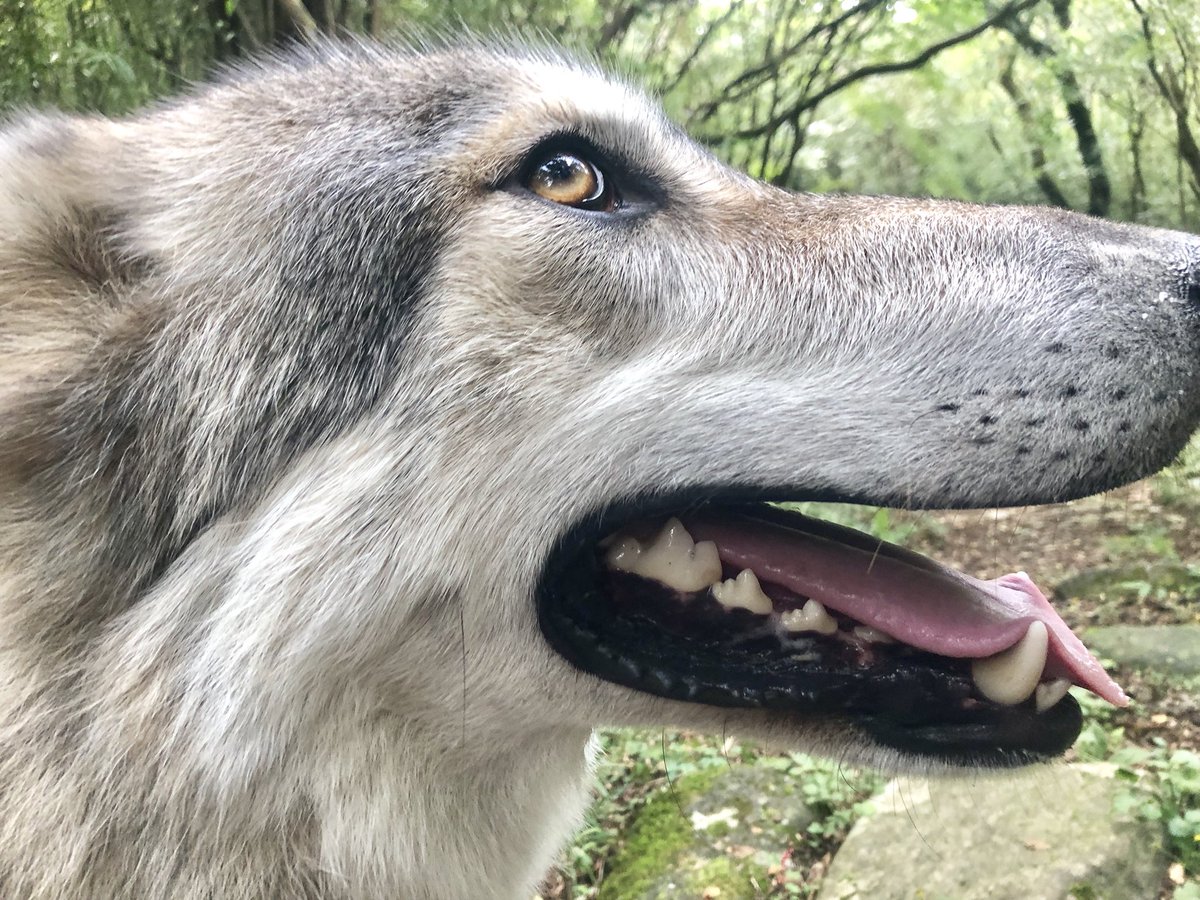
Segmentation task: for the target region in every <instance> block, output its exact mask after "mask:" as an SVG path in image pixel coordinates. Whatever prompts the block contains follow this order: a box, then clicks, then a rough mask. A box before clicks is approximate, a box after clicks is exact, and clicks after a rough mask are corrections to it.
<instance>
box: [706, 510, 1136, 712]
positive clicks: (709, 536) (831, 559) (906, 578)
mask: <svg viewBox="0 0 1200 900" xmlns="http://www.w3.org/2000/svg"><path fill="white" fill-rule="evenodd" d="M797 521H803V520H802V519H800V517H797ZM684 526H685V527H686V528H687V530H688V531H689V532H690V533H691V535H692V537H693V538H694V539H695V540H697V541H712V542H714V543H715V544H716V545H717V550H718V551H719V553H720V556H721V560H722V561H723V562H724V563H726V564H727V565H729V566H731V567H732V568H735V569H739V570H740V569H753V570H754V572H755V574H757V575H758V577H759V579H760V580H762V581H769V582H774V583H775V584H779V585H782V586H783V587H786V588H787V589H789V590H791V591H794V592H795V593H797V594H800V595H801V596H804V597H811V598H813V599H814V600H818V601H820V602H821V603H822V604H824V605H825V606H827V607H829V608H830V609H833V610H837V611H838V612H840V613H843V614H844V615H847V616H849V617H851V618H852V619H855V620H857V621H859V622H862V623H863V624H864V625H870V626H871V627H872V628H877V629H879V630H880V631H882V632H884V633H885V634H889V635H891V636H892V637H894V638H896V639H897V640H900V641H902V642H904V643H906V644H910V645H911V646H913V647H916V648H917V649H919V650H925V651H928V652H929V653H936V654H938V655H939V656H952V657H959V658H968V659H982V658H984V657H987V656H992V655H993V654H996V653H999V652H1001V651H1002V650H1007V649H1008V648H1009V647H1011V646H1012V645H1013V644H1015V643H1016V642H1017V641H1019V640H1020V639H1021V637H1022V636H1023V635H1024V634H1025V632H1026V630H1028V628H1029V625H1030V623H1031V622H1033V621H1035V620H1037V621H1041V622H1044V623H1045V624H1046V629H1047V630H1048V631H1049V633H1050V649H1049V653H1048V655H1047V659H1046V669H1045V675H1046V677H1051V678H1069V679H1070V680H1071V681H1073V682H1074V683H1075V684H1077V685H1079V686H1081V687H1085V688H1087V689H1088V690H1090V691H1091V692H1092V693H1094V694H1097V695H1099V696H1100V697H1103V698H1104V699H1105V700H1107V701H1108V702H1109V703H1112V704H1114V705H1116V706H1125V705H1126V704H1127V703H1128V702H1129V698H1128V697H1126V696H1125V692H1124V691H1122V690H1121V688H1120V686H1119V685H1117V683H1116V682H1115V681H1113V680H1112V679H1111V678H1109V677H1108V674H1107V673H1106V672H1105V671H1104V667H1103V666H1101V665H1100V662H1099V660H1097V659H1096V658H1095V657H1094V656H1092V654H1091V653H1090V652H1088V649H1087V648H1086V647H1085V646H1083V642H1082V641H1080V640H1079V638H1077V637H1076V636H1075V635H1074V634H1073V633H1072V631H1071V629H1070V628H1069V627H1067V623H1066V622H1064V621H1063V620H1062V618H1061V617H1060V616H1059V615H1058V613H1056V612H1055V611H1054V608H1053V607H1052V606H1051V605H1050V603H1049V601H1047V600H1046V597H1045V595H1043V594H1042V592H1041V591H1040V590H1038V587H1037V585H1035V584H1034V583H1033V582H1032V581H1031V580H1030V579H1029V576H1028V575H1026V574H1025V573H1024V572H1018V573H1016V574H1014V575H1004V576H1001V577H1000V578H995V579H993V580H991V581H981V580H979V579H978V578H972V577H971V576H970V575H964V574H963V573H961V572H957V571H955V570H954V569H950V568H947V567H945V566H942V565H939V564H938V563H936V562H934V561H933V560H931V559H928V558H926V557H924V556H921V555H919V554H917V553H913V552H912V551H910V550H905V549H903V548H901V547H896V546H895V545H892V544H888V543H886V542H883V541H876V540H875V539H873V538H869V537H867V536H866V535H863V534H860V533H858V532H854V531H851V530H850V529H843V528H839V527H837V526H830V525H829V524H828V523H821V526H820V529H819V530H820V531H822V532H824V533H825V535H832V536H833V537H836V538H838V539H833V537H830V536H825V535H822V534H812V533H809V532H807V531H802V530H799V529H798V528H790V527H787V526H785V525H782V524H779V523H777V522H767V521H764V520H760V519H755V518H751V517H749V516H745V515H728V514H726V515H723V516H721V517H720V518H718V517H715V516H710V515H705V514H703V513H702V514H698V515H695V516H691V517H688V518H686V519H685V521H684ZM843 540H846V542H845V543H843V542H842V541H843ZM868 542H869V543H868Z"/></svg>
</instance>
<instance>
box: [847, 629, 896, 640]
mask: <svg viewBox="0 0 1200 900" xmlns="http://www.w3.org/2000/svg"><path fill="white" fill-rule="evenodd" d="M854 634H855V636H856V637H859V638H862V639H863V640H864V641H868V642H870V643H872V644H894V643H896V639H895V638H894V637H892V636H891V635H890V634H884V633H883V632H882V631H880V630H879V629H878V628H872V627H871V626H870V625H855V626H854Z"/></svg>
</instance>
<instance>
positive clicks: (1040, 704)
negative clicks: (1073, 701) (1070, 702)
mask: <svg viewBox="0 0 1200 900" xmlns="http://www.w3.org/2000/svg"><path fill="white" fill-rule="evenodd" d="M1070 687H1071V680H1070V679H1069V678H1055V679H1054V680H1053V681H1043V682H1042V683H1041V684H1039V685H1038V686H1037V690H1035V691H1034V692H1033V701H1034V703H1036V704H1037V711H1038V712H1045V711H1046V710H1048V709H1049V708H1050V707H1052V706H1054V705H1055V704H1056V703H1058V701H1059V700H1061V699H1062V698H1063V697H1065V696H1067V691H1068V689H1070Z"/></svg>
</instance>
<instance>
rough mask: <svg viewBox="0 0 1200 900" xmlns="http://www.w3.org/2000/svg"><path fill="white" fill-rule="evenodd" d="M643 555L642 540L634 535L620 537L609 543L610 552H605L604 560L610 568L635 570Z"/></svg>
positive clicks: (626, 570) (619, 570)
mask: <svg viewBox="0 0 1200 900" xmlns="http://www.w3.org/2000/svg"><path fill="white" fill-rule="evenodd" d="M641 555H642V542H641V541H639V540H638V539H637V538H634V537H619V538H617V539H616V540H614V541H613V542H612V543H610V544H609V546H608V552H607V553H605V554H604V562H605V563H607V564H608V567H609V568H610V569H616V570H617V571H618V572H633V571H634V570H635V569H636V568H637V560H638V557H640V556H641Z"/></svg>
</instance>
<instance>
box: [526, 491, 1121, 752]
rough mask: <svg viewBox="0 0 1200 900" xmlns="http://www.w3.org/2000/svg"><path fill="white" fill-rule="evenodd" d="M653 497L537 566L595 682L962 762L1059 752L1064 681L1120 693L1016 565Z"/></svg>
mask: <svg viewBox="0 0 1200 900" xmlns="http://www.w3.org/2000/svg"><path fill="white" fill-rule="evenodd" d="M656 506H657V505H656ZM657 509H658V510H659V511H658V512H656V513H655V514H645V513H644V512H643V513H641V514H637V515H632V516H630V515H628V514H625V515H622V514H621V513H618V512H617V511H612V512H611V513H610V514H608V515H602V516H599V517H597V518H596V519H594V520H589V521H588V522H586V523H583V524H581V525H580V526H579V527H577V528H576V529H575V530H574V531H572V532H571V533H570V534H569V535H568V536H567V537H566V538H564V540H563V541H562V542H561V544H560V547H559V549H558V550H557V551H556V552H555V553H554V554H553V555H552V557H551V559H550V562H549V564H548V565H547V567H546V570H545V573H544V575H543V579H542V584H541V588H540V590H539V600H538V606H539V620H540V622H541V627H542V630H543V633H544V634H545V636H546V638H547V640H549V642H550V644H551V645H552V646H553V647H554V648H555V649H556V650H557V651H558V652H559V653H560V654H561V655H563V656H564V657H565V658H566V659H567V660H568V661H569V662H571V663H572V664H574V665H575V666H577V667H578V668H581V669H583V670H584V671H587V672H589V673H591V674H593V675H596V676H598V677H600V678H603V679H606V680H608V681H613V682H616V683H618V684H622V685H625V686H627V687H631V688H635V689H637V690H641V691H646V692H648V693H651V694H657V695H660V696H664V697H668V698H671V699H676V700H684V701H691V702H696V703H706V704H709V705H713V706H721V707H761V708H767V709H772V710H779V711H783V712H791V713H795V714H797V715H801V716H824V717H831V718H832V717H836V718H838V719H841V720H843V721H845V722H847V723H848V724H849V725H851V726H852V727H853V728H855V729H857V730H859V731H861V732H863V733H864V734H865V735H867V736H869V737H870V738H873V739H874V740H875V741H877V742H878V743H880V744H883V745H885V746H888V747H891V748H894V749H897V750H902V751H905V752H908V753H914V754H918V755H921V756H925V757H934V758H937V759H940V760H943V761H945V762H948V763H951V764H963V765H977V764H992V765H1015V764H1020V763H1024V762H1028V761H1030V760H1032V759H1037V758H1041V757H1046V756H1052V755H1056V754H1059V753H1061V752H1063V751H1064V750H1065V749H1066V748H1067V747H1069V746H1070V745H1071V743H1072V742H1073V741H1074V739H1075V737H1076V736H1077V735H1078V733H1079V729H1080V727H1081V713H1080V710H1079V706H1078V704H1077V703H1076V702H1075V700H1074V699H1073V698H1072V697H1071V696H1070V695H1069V694H1068V693H1067V691H1068V689H1069V688H1070V687H1071V686H1072V685H1079V686H1081V687H1084V688H1086V689H1088V690H1090V691H1092V692H1093V693H1095V694H1097V695H1099V696H1100V697H1103V698H1104V699H1105V700H1108V701H1109V702H1111V703H1114V704H1116V705H1124V704H1125V703H1127V702H1128V700H1127V698H1126V696H1125V694H1124V693H1123V692H1122V690H1121V688H1120V687H1119V686H1118V685H1117V684H1116V683H1115V682H1114V681H1113V680H1112V679H1111V678H1110V677H1109V676H1108V675H1107V674H1106V673H1105V671H1104V669H1103V667H1102V666H1101V665H1100V663H1099V662H1098V661H1097V660H1096V659H1095V657H1093V656H1092V655H1091V653H1089V652H1088V650H1087V648H1085V647H1084V645H1083V644H1082V642H1080V640H1079V639H1078V638H1077V637H1076V636H1075V635H1074V634H1073V633H1072V632H1071V630H1070V628H1069V627H1068V626H1067V625H1066V623H1065V622H1063V620H1062V619H1061V618H1060V617H1059V615H1058V614H1057V613H1056V612H1055V611H1054V609H1053V608H1052V607H1051V606H1050V604H1049V603H1048V602H1047V600H1046V598H1045V596H1044V595H1043V594H1042V592H1041V591H1040V590H1039V589H1038V588H1037V586H1036V585H1035V584H1034V583H1033V582H1032V581H1031V580H1030V579H1029V578H1028V577H1027V576H1026V575H1025V574H1024V573H1017V574H1012V575H1005V576H1002V577H1000V578H996V579H993V580H990V581H983V580H980V579H977V578H973V577H971V576H969V575H965V574H963V573H961V572H957V571H955V570H953V569H950V568H947V567H945V566H942V565H940V564H939V563H937V562H934V561H933V560H931V559H929V558H927V557H924V556H921V555H920V554H918V553H915V552H913V551H910V550H906V549H904V548H901V547H898V546H895V545H893V544H888V543H886V542H884V541H880V540H878V539H876V538H873V537H871V536H869V535H866V534H863V533H861V532H857V531H854V530H852V529H849V528H844V527H842V526H839V525H834V524H831V523H828V522H823V521H821V520H818V519H813V518H810V517H807V516H803V515H800V514H799V513H795V512H791V511H789V510H786V509H781V508H778V507H774V506H769V505H766V504H754V505H733V506H713V505H706V506H700V507H696V506H691V507H688V506H681V507H676V508H675V510H676V512H675V514H672V513H671V510H670V509H663V508H662V507H661V506H657Z"/></svg>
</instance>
